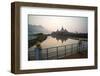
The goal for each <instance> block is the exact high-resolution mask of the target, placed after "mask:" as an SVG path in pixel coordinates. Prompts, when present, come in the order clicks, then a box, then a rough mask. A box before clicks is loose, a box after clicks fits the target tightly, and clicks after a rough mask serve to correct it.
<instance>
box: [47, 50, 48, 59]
mask: <svg viewBox="0 0 100 76" xmlns="http://www.w3.org/2000/svg"><path fill="white" fill-rule="evenodd" d="M47 59H48V49H47Z"/></svg>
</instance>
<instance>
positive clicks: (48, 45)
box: [28, 36, 87, 60]
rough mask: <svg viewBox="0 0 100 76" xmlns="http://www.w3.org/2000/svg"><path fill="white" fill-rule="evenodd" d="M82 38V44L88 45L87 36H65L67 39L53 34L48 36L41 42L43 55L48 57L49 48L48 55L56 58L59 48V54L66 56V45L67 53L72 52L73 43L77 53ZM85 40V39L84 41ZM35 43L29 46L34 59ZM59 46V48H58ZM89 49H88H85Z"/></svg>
mask: <svg viewBox="0 0 100 76" xmlns="http://www.w3.org/2000/svg"><path fill="white" fill-rule="evenodd" d="M80 40H82V41H81V42H82V45H85V47H87V39H86V38H65V39H58V38H54V37H52V36H48V37H47V38H46V39H45V40H44V41H43V42H41V43H40V45H41V47H42V55H43V58H44V59H46V57H47V49H48V54H49V55H48V57H49V58H50V57H53V58H51V59H56V55H57V49H58V52H59V56H60V57H61V56H64V54H65V46H66V52H67V54H70V52H71V51H72V50H71V48H72V45H73V48H74V49H73V51H74V52H73V53H75V52H76V51H77V50H78V49H79V48H77V46H78V43H79V41H80ZM84 40H85V41H84ZM35 47H36V46H35V45H34V46H32V47H30V48H28V51H29V53H28V54H29V57H30V58H32V59H31V60H34V59H33V57H34V49H35ZM57 47H58V48H57ZM85 50H87V49H85Z"/></svg>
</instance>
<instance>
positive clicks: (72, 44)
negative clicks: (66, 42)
mask: <svg viewBox="0 0 100 76" xmlns="http://www.w3.org/2000/svg"><path fill="white" fill-rule="evenodd" d="M72 53H73V44H71V54H72Z"/></svg>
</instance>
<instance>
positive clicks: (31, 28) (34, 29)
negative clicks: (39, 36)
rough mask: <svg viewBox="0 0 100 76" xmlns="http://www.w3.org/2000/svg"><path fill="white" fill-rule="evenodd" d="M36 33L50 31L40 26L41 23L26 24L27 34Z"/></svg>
mask: <svg viewBox="0 0 100 76" xmlns="http://www.w3.org/2000/svg"><path fill="white" fill-rule="evenodd" d="M36 33H44V34H48V33H50V32H49V31H48V30H46V29H45V28H44V27H42V26H41V25H31V24H28V35H31V34H36Z"/></svg>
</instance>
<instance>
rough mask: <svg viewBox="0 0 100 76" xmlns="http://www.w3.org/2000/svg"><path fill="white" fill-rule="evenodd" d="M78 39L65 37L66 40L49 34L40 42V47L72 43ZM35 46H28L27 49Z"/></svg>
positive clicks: (30, 49)
mask: <svg viewBox="0 0 100 76" xmlns="http://www.w3.org/2000/svg"><path fill="white" fill-rule="evenodd" d="M78 42H79V40H75V39H70V38H68V39H66V40H57V39H56V38H53V37H51V36H48V37H47V39H46V40H44V41H43V42H42V43H41V47H42V49H44V48H50V47H56V46H63V45H68V44H74V43H78ZM35 47H36V46H32V47H31V48H29V51H32V50H34V48H35Z"/></svg>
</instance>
